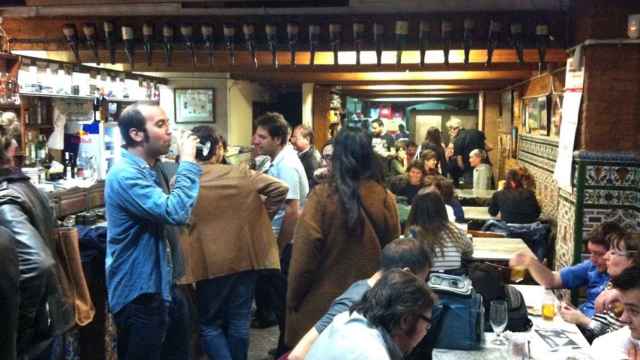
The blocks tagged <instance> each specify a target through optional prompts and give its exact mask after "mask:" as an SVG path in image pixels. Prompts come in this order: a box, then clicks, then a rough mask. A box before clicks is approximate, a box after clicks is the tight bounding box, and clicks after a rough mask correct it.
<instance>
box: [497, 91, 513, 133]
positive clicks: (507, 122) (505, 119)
mask: <svg viewBox="0 0 640 360" xmlns="http://www.w3.org/2000/svg"><path fill="white" fill-rule="evenodd" d="M512 116H513V94H512V92H511V90H507V91H503V92H502V93H501V94H500V121H499V122H498V131H499V132H501V133H506V134H510V133H511V126H513V122H512Z"/></svg>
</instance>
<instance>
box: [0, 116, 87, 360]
mask: <svg viewBox="0 0 640 360" xmlns="http://www.w3.org/2000/svg"><path fill="white" fill-rule="evenodd" d="M3 130H4V129H2V127H1V126H0V229H2V231H1V232H0V238H1V239H2V240H0V243H2V245H0V249H1V250H2V251H0V260H1V263H2V265H1V269H2V272H1V274H2V275H1V276H2V281H1V284H0V292H2V293H3V294H2V295H3V296H2V297H0V299H2V303H1V304H0V305H1V307H2V311H3V312H4V311H8V312H9V313H12V312H13V316H9V317H4V316H3V317H2V318H3V324H2V328H0V334H2V336H0V354H1V356H2V359H14V358H16V357H18V358H23V357H24V358H33V357H36V356H38V355H40V354H41V353H42V352H43V350H44V349H45V348H46V347H47V346H48V345H49V344H50V343H51V340H52V339H53V337H55V336H58V335H61V334H62V333H64V332H65V331H67V330H68V329H70V328H71V327H72V326H73V324H74V320H75V315H74V310H73V304H71V302H69V301H67V300H68V297H66V296H65V295H64V294H63V284H67V285H68V280H67V279H66V276H65V274H64V272H63V271H62V268H61V267H60V264H61V263H60V260H59V258H58V256H57V254H56V252H55V248H56V246H55V242H54V237H53V231H54V226H55V217H54V215H53V214H52V212H51V208H50V207H49V201H48V199H47V198H46V196H44V195H43V194H42V193H40V192H39V191H38V189H36V188H35V187H34V186H33V185H32V184H31V183H30V182H29V178H28V177H27V176H25V175H24V174H22V172H20V170H19V169H17V168H14V167H12V166H11V164H12V159H10V156H9V155H8V154H7V150H8V149H9V148H10V146H11V144H12V139H8V137H7V136H6V132H4V131H3ZM10 244H11V245H12V246H9V245H10ZM11 263H13V264H14V265H11ZM16 263H17V270H18V271H19V277H18V282H17V286H18V288H17V291H14V292H13V293H12V294H8V295H9V296H8V297H6V298H5V297H4V293H5V292H7V291H8V290H9V289H11V288H12V287H13V288H14V290H16V289H15V286H16V283H15V280H16V278H15V276H16V275H17V274H16V273H15V270H16V268H15V264H16ZM5 271H8V272H5ZM5 306H8V308H5ZM16 309H17V316H16V311H15V310H16ZM5 336H7V337H6V338H5Z"/></svg>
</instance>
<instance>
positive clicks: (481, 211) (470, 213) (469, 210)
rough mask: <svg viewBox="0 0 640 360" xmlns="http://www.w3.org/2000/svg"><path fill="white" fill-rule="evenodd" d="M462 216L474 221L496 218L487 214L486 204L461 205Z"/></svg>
mask: <svg viewBox="0 0 640 360" xmlns="http://www.w3.org/2000/svg"><path fill="white" fill-rule="evenodd" d="M462 211H464V218H465V219H467V220H474V221H488V220H493V219H496V218H495V217H493V216H491V214H489V207H487V206H463V207H462Z"/></svg>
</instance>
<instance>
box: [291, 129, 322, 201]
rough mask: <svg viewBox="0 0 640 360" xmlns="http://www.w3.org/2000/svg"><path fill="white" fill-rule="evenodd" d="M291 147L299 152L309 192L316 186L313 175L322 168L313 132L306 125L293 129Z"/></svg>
mask: <svg viewBox="0 0 640 360" xmlns="http://www.w3.org/2000/svg"><path fill="white" fill-rule="evenodd" d="M291 145H293V148H294V149H296V151H297V152H298V157H300V161H301V162H302V166H304V172H305V173H306V174H307V181H309V190H311V189H313V187H314V186H315V185H316V182H315V180H314V179H313V173H314V171H316V169H318V168H319V167H320V160H321V159H320V153H319V152H318V150H316V148H315V147H314V146H313V130H312V129H311V128H310V127H308V126H306V125H298V126H296V128H295V129H293V135H291Z"/></svg>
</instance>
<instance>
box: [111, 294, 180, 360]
mask: <svg viewBox="0 0 640 360" xmlns="http://www.w3.org/2000/svg"><path fill="white" fill-rule="evenodd" d="M114 321H115V324H116V327H117V329H118V359H119V360H135V359H141V360H154V359H163V360H164V359H166V360H190V359H191V326H190V321H191V317H190V314H189V305H188V301H187V298H186V296H185V295H184V293H183V292H182V289H179V288H176V289H174V291H173V292H172V302H171V303H166V302H165V301H164V299H162V296H161V295H160V294H143V295H140V296H138V297H137V298H135V299H134V300H133V301H131V302H130V303H128V304H127V305H125V306H124V307H123V308H122V309H120V310H119V311H118V312H117V313H115V314H114Z"/></svg>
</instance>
